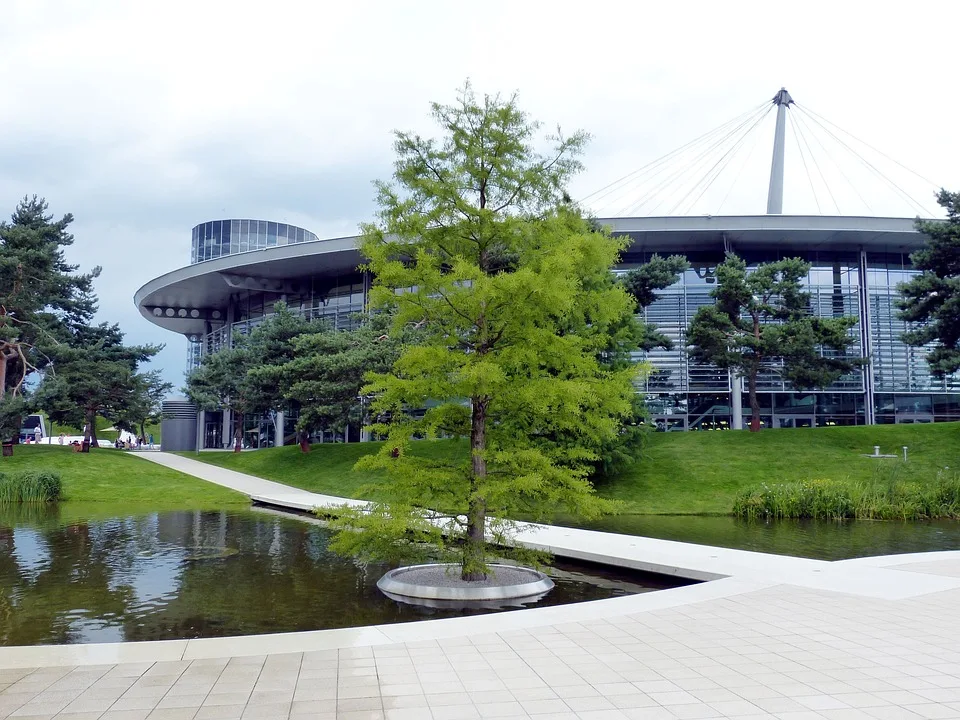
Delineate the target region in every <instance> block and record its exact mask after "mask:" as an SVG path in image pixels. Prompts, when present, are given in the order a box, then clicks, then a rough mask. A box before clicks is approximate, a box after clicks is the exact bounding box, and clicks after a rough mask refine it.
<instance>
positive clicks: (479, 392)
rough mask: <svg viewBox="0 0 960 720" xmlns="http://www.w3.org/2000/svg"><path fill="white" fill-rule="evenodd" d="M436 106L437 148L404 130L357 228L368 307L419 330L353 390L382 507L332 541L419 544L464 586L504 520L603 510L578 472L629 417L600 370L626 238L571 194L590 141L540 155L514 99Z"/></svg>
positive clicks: (618, 380) (353, 517)
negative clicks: (594, 218) (384, 367)
mask: <svg viewBox="0 0 960 720" xmlns="http://www.w3.org/2000/svg"><path fill="white" fill-rule="evenodd" d="M432 109H433V117H434V119H435V120H436V122H437V123H438V124H439V125H440V127H441V128H442V130H443V133H444V135H443V137H442V139H440V140H435V139H427V138H423V137H420V136H419V135H416V134H411V133H403V132H400V133H397V135H396V143H395V149H396V153H397V159H396V163H395V172H394V181H395V182H394V184H387V183H378V185H377V188H378V191H379V192H378V203H379V206H380V209H379V213H378V221H377V222H376V223H374V224H370V225H365V226H364V227H363V228H362V229H363V237H362V239H361V243H360V249H361V252H362V254H363V255H364V256H365V257H366V258H368V259H369V269H370V270H372V271H373V274H374V277H375V278H376V281H375V284H374V287H373V289H372V292H371V304H372V305H373V307H374V308H387V309H390V310H392V311H393V312H394V313H395V315H394V328H395V329H396V330H401V329H403V328H404V327H407V326H416V327H417V328H419V331H420V332H421V333H422V335H421V339H420V341H419V342H418V343H417V344H411V345H408V346H405V347H403V348H402V350H401V354H400V357H399V359H398V360H397V361H396V362H395V363H394V365H393V369H392V371H391V372H389V373H383V374H373V375H371V376H370V378H369V379H370V382H369V384H368V385H367V386H366V387H365V388H364V389H363V391H362V392H363V393H364V394H367V395H372V396H374V400H373V405H374V411H375V412H376V413H378V414H379V415H380V416H382V417H383V418H385V420H384V422H382V423H380V424H377V425H375V426H374V429H375V430H376V431H377V432H379V433H381V434H386V435H388V442H387V443H386V444H385V445H384V447H383V449H382V451H381V452H380V453H379V454H376V455H371V456H368V457H366V458H364V459H362V460H361V461H360V462H359V463H358V465H359V466H360V467H365V468H378V469H382V470H384V471H386V474H387V476H388V478H389V481H388V482H386V483H384V484H382V485H380V486H378V487H377V488H376V492H377V494H376V495H375V497H377V498H380V499H381V502H378V503H377V504H375V505H374V506H372V507H371V508H370V509H369V512H354V513H350V514H348V515H346V516H344V519H343V520H342V521H340V522H339V523H338V525H337V527H339V528H340V529H347V528H368V529H370V530H371V532H362V533H356V532H340V533H339V534H338V536H337V539H336V541H335V542H336V545H337V547H338V548H340V550H341V551H345V552H352V553H360V554H366V555H371V556H383V555H389V554H390V553H392V552H395V551H397V550H398V548H401V547H402V548H404V549H407V548H410V547H411V546H413V545H415V544H416V543H417V542H418V541H420V540H428V541H429V542H431V543H436V544H438V545H441V546H443V547H445V548H446V549H448V550H450V551H451V552H454V553H456V556H457V557H458V558H459V561H460V564H461V576H462V577H463V579H465V580H468V581H470V580H479V579H482V578H484V577H486V572H487V564H486V558H487V551H488V550H487V546H486V540H487V535H488V533H489V534H490V535H491V536H492V537H493V538H494V540H499V541H503V540H504V539H505V538H507V537H508V536H509V535H510V534H511V531H512V529H513V526H512V524H511V523H510V522H509V521H508V520H507V519H506V518H508V517H510V516H511V515H515V514H516V513H528V514H531V515H533V516H534V517H546V516H548V515H549V514H550V513H551V512H562V511H569V512H573V513H576V514H578V515H581V516H593V515H596V514H598V513H599V512H601V511H603V510H604V509H607V508H608V507H609V506H608V505H607V504H605V503H604V502H603V501H601V500H600V499H599V498H598V497H597V496H596V495H595V493H594V492H593V488H592V486H591V484H590V483H589V481H588V474H589V472H590V464H591V463H592V462H593V461H594V460H595V459H596V448H597V446H598V445H599V444H600V443H601V442H602V441H603V440H604V439H607V438H611V437H613V436H614V435H615V434H616V433H617V432H618V430H619V428H620V426H621V423H622V419H623V418H624V417H625V416H627V415H628V414H629V412H630V407H631V399H632V397H633V394H634V389H633V386H632V380H633V378H634V376H635V370H634V369H633V368H629V367H628V368H624V369H617V370H613V369H609V368H606V367H604V366H603V364H602V363H601V362H600V360H599V354H600V350H601V349H602V348H605V347H608V346H609V344H610V338H609V336H608V330H610V329H614V328H619V327H621V326H622V324H623V319H624V318H625V317H628V316H632V315H633V312H634V303H633V301H632V300H631V298H630V297H629V295H628V294H627V293H626V292H625V291H624V289H623V288H622V287H620V286H619V285H617V284H615V283H611V282H609V273H610V271H611V268H612V266H613V265H614V263H616V262H617V260H618V258H619V255H620V253H621V252H622V250H623V248H624V246H625V243H626V242H627V240H626V239H623V238H613V237H611V236H610V235H609V234H607V233H605V232H599V231H595V230H593V229H592V228H591V227H590V224H589V223H588V222H587V221H586V220H584V219H583V218H582V217H581V216H580V214H579V213H578V212H577V211H576V210H575V209H574V208H572V207H570V206H569V203H568V202H567V201H566V198H567V197H568V196H567V194H566V192H565V186H566V184H567V182H568V180H569V179H570V177H571V176H572V175H573V174H574V173H575V172H576V171H578V170H579V169H580V163H579V161H578V159H577V158H578V156H579V155H580V153H581V152H582V149H583V147H584V144H585V143H586V140H587V137H586V136H585V135H584V134H583V133H576V134H574V135H572V136H570V137H562V136H559V134H558V135H557V136H552V137H548V138H547V143H549V144H550V146H551V147H550V150H549V151H548V152H546V153H541V152H539V151H538V150H537V149H536V146H537V143H538V130H539V126H538V124H536V123H533V122H531V121H530V120H529V119H528V117H527V116H526V114H525V113H523V112H522V111H521V110H520V109H519V108H518V106H517V102H516V98H515V97H510V98H509V99H506V100H504V99H501V98H500V97H499V96H498V97H489V96H486V97H484V98H483V100H478V99H477V98H476V97H475V96H474V94H473V92H472V91H471V89H470V87H469V85H468V86H466V87H465V89H464V90H463V92H462V94H461V95H460V97H459V98H458V102H456V103H455V104H453V105H451V106H444V105H438V104H434V105H433V106H432ZM425 407H426V408H427V409H426V411H425V412H424V413H423V415H422V416H421V415H420V414H419V413H415V412H413V410H414V409H416V408H425ZM437 434H445V435H449V436H454V437H461V438H465V439H467V441H468V443H469V447H470V454H469V458H467V459H466V460H465V461H463V462H458V461H456V460H453V461H451V462H439V461H427V460H424V459H421V458H417V457H414V456H412V454H411V453H410V452H409V448H410V442H411V440H412V439H413V438H415V437H418V436H426V437H431V436H435V435H437ZM557 435H575V436H577V437H579V438H580V439H581V442H580V443H572V442H565V443H557V442H554V441H553V440H552V438H554V437H556V436H557ZM441 530H442V531H443V533H444V534H442V533H441Z"/></svg>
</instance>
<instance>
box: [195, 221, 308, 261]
mask: <svg viewBox="0 0 960 720" xmlns="http://www.w3.org/2000/svg"><path fill="white" fill-rule="evenodd" d="M318 239H319V238H317V236H316V235H314V234H313V233H312V232H310V231H309V230H304V229H303V228H300V227H296V226H295V225H289V224H287V223H278V222H272V221H269V220H212V221H210V222H205V223H200V224H199V225H197V226H196V227H195V228H194V229H193V237H192V240H191V243H190V263H191V264H194V263H198V262H203V261H204V260H213V259H214V258H218V257H223V256H224V255H236V254H237V253H244V252H250V251H251V250H263V249H264V248H268V247H276V246H278V245H293V244H295V243H302V242H312V241H314V240H318Z"/></svg>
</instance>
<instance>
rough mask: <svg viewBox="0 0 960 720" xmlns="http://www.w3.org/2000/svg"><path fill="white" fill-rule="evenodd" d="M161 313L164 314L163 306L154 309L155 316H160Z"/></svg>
mask: <svg viewBox="0 0 960 720" xmlns="http://www.w3.org/2000/svg"><path fill="white" fill-rule="evenodd" d="M161 315H163V308H154V309H153V316H154V317H160V316H161Z"/></svg>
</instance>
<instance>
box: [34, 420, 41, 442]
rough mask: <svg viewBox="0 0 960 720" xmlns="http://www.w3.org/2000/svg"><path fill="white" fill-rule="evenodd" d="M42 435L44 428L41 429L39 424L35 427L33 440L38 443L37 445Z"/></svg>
mask: <svg viewBox="0 0 960 720" xmlns="http://www.w3.org/2000/svg"><path fill="white" fill-rule="evenodd" d="M42 435H43V430H41V429H40V426H39V425H37V426H36V427H35V428H34V429H33V441H34V442H35V443H37V445H39V444H40V437H41V436H42Z"/></svg>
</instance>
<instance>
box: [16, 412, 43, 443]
mask: <svg viewBox="0 0 960 720" xmlns="http://www.w3.org/2000/svg"><path fill="white" fill-rule="evenodd" d="M37 428H40V438H41V440H42V439H43V438H45V437H47V429H46V427H44V424H43V415H27V416H26V417H25V418H24V419H23V421H22V422H21V423H20V442H26V441H27V440H28V439H29V440H30V442H34V441H35V440H36V439H37Z"/></svg>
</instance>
